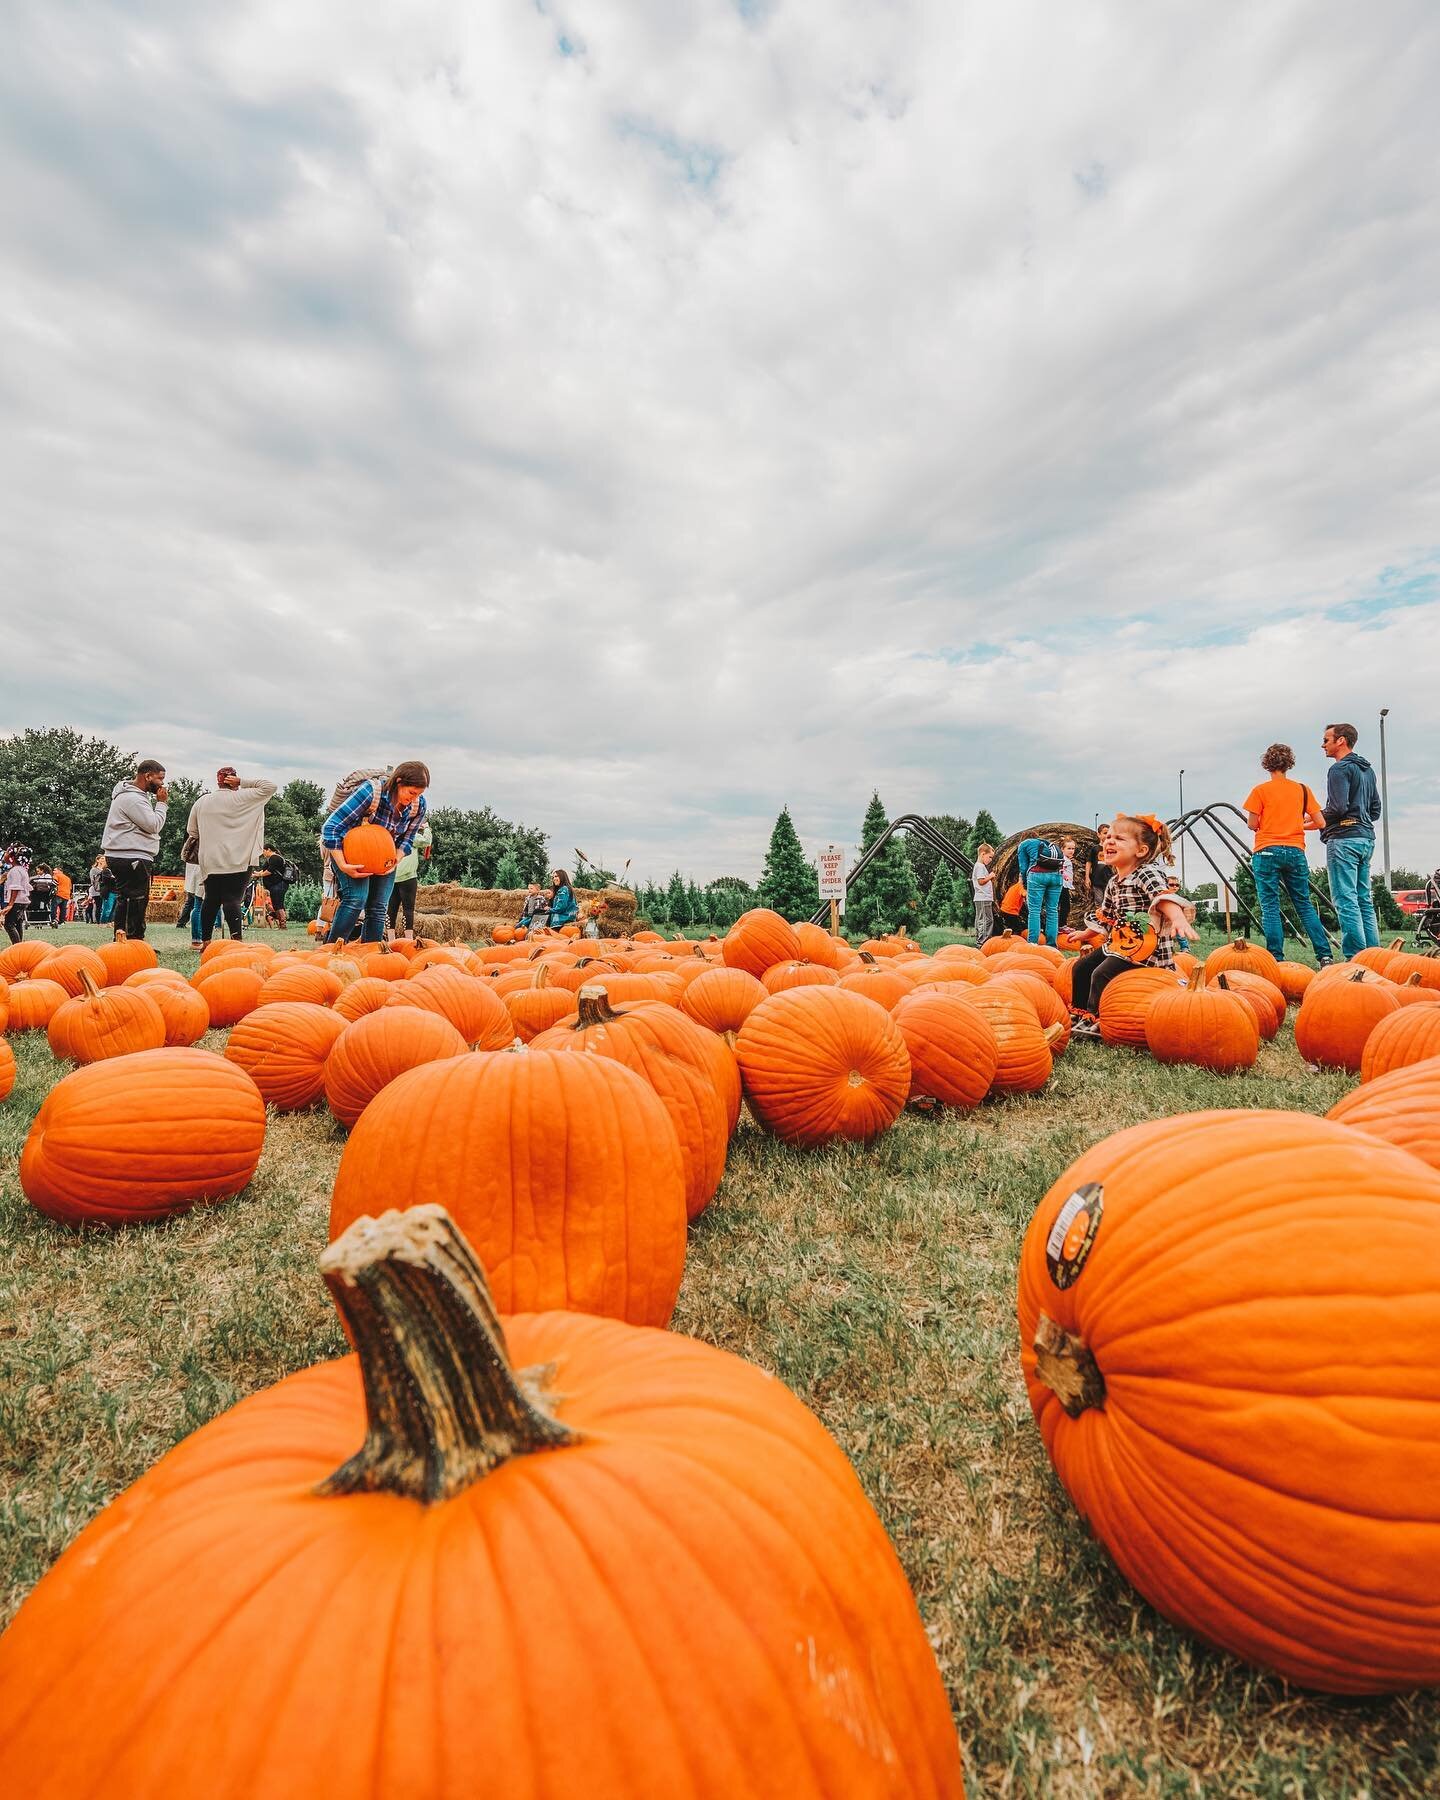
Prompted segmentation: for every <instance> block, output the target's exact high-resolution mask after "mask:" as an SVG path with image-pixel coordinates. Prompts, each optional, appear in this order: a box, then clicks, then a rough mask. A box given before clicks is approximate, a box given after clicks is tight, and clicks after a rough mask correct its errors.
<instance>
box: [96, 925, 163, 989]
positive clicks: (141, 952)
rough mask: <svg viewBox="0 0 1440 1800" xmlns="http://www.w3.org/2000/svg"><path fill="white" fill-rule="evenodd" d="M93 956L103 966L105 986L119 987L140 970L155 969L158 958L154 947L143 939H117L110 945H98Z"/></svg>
mask: <svg viewBox="0 0 1440 1800" xmlns="http://www.w3.org/2000/svg"><path fill="white" fill-rule="evenodd" d="M95 954H96V955H97V956H98V957H99V958H100V961H101V962H102V963H103V964H104V965H105V985H106V986H108V987H119V986H120V985H121V983H122V982H125V981H128V980H129V978H130V977H131V976H132V975H134V974H137V973H138V972H139V971H140V970H141V969H153V968H156V967H157V966H158V964H159V962H160V958H159V957H158V956H157V955H156V954H155V950H154V946H153V945H151V944H147V943H146V942H145V940H144V938H127V937H117V938H115V939H114V940H113V941H112V942H111V943H108V944H98V945H97V946H96V949H95Z"/></svg>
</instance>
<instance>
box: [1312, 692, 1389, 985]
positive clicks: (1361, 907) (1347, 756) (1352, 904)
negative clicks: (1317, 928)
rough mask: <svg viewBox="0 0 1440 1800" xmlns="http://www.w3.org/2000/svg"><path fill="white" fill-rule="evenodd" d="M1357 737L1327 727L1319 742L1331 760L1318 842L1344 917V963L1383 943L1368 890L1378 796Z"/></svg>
mask: <svg viewBox="0 0 1440 1800" xmlns="http://www.w3.org/2000/svg"><path fill="white" fill-rule="evenodd" d="M1359 735H1360V733H1359V732H1358V731H1356V729H1355V727H1354V726H1353V725H1327V726H1326V727H1325V735H1324V737H1323V738H1322V739H1321V740H1320V748H1321V749H1322V750H1323V751H1324V752H1325V754H1326V755H1327V756H1328V757H1329V758H1330V759H1331V764H1330V776H1329V780H1328V781H1327V783H1326V787H1325V805H1324V807H1323V808H1322V809H1321V810H1322V811H1323V812H1324V815H1325V829H1324V830H1323V831H1322V832H1321V833H1320V840H1321V842H1322V843H1323V844H1324V846H1325V867H1326V868H1327V869H1328V870H1329V871H1330V898H1331V899H1332V900H1333V901H1334V903H1335V911H1336V912H1337V913H1338V915H1339V918H1340V954H1341V956H1343V957H1346V958H1349V957H1352V956H1356V955H1358V954H1359V952H1360V951H1362V950H1363V949H1365V947H1366V946H1367V945H1368V946H1369V947H1370V948H1371V949H1373V948H1374V947H1375V946H1376V945H1377V944H1378V943H1379V942H1380V933H1379V932H1378V931H1377V930H1376V927H1375V900H1374V896H1373V895H1372V893H1371V891H1370V859H1371V857H1372V856H1373V855H1374V854H1375V821H1376V820H1377V819H1378V818H1379V817H1380V793H1379V789H1378V788H1377V787H1376V785H1375V771H1374V770H1373V769H1372V768H1371V767H1370V764H1369V763H1368V762H1367V761H1366V760H1365V758H1364V757H1363V756H1357V755H1356V753H1355V740H1356V738H1358V737H1359Z"/></svg>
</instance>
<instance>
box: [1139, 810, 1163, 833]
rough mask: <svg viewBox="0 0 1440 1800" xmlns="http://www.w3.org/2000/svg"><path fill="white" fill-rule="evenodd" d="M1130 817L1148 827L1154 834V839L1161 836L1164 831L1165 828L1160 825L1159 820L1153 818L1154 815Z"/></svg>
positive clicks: (1140, 814)
mask: <svg viewBox="0 0 1440 1800" xmlns="http://www.w3.org/2000/svg"><path fill="white" fill-rule="evenodd" d="M1131 817H1132V818H1136V819H1139V820H1140V821H1141V823H1142V824H1145V825H1148V826H1149V827H1150V829H1151V830H1152V831H1153V832H1154V833H1155V835H1156V837H1159V836H1161V834H1162V833H1163V832H1164V830H1165V827H1164V826H1163V825H1162V824H1161V823H1160V821H1159V819H1157V818H1156V817H1155V815H1154V813H1132V814H1131Z"/></svg>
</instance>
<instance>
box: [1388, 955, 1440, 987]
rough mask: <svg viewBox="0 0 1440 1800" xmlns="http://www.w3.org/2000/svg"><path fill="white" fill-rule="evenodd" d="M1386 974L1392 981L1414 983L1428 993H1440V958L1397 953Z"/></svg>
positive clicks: (1391, 960)
mask: <svg viewBox="0 0 1440 1800" xmlns="http://www.w3.org/2000/svg"><path fill="white" fill-rule="evenodd" d="M1385 973H1386V974H1387V975H1388V976H1389V977H1390V979H1391V980H1392V981H1395V982H1401V983H1407V984H1408V983H1410V982H1414V983H1415V984H1416V985H1417V986H1419V987H1422V988H1424V989H1425V990H1426V992H1427V993H1431V994H1436V993H1440V956H1419V955H1415V954H1413V953H1412V952H1410V951H1404V952H1401V951H1398V950H1397V951H1396V953H1395V954H1394V956H1392V957H1391V959H1390V962H1389V964H1388V965H1387V967H1386V969H1385Z"/></svg>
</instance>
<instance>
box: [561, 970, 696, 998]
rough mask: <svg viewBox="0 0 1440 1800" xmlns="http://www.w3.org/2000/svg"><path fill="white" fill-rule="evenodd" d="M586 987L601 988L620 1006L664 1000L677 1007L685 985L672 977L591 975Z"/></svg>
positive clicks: (623, 974)
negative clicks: (632, 1002)
mask: <svg viewBox="0 0 1440 1800" xmlns="http://www.w3.org/2000/svg"><path fill="white" fill-rule="evenodd" d="M585 985H586V986H587V987H603V988H604V990H605V992H606V993H607V994H608V995H609V996H610V999H611V1002H612V1003H613V1004H614V1005H616V1006H620V1005H623V1004H624V1003H625V1001H627V1000H664V1001H665V1002H666V1003H667V1004H669V1005H670V1006H678V1005H679V1004H680V1000H681V997H682V995H683V994H684V993H685V989H686V985H687V984H685V983H683V982H682V981H681V980H680V979H679V977H678V976H674V975H629V974H626V973H624V972H621V973H620V974H617V975H593V976H591V977H590V979H589V980H588V981H587V982H586V983H585Z"/></svg>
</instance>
